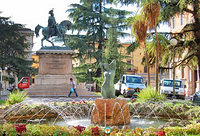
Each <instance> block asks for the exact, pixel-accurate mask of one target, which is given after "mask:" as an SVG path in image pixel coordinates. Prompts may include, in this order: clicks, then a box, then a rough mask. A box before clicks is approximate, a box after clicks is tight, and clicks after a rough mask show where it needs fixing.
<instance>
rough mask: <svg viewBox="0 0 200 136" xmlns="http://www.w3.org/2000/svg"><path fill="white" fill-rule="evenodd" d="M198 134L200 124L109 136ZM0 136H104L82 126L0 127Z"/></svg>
mask: <svg viewBox="0 0 200 136" xmlns="http://www.w3.org/2000/svg"><path fill="white" fill-rule="evenodd" d="M199 134H200V123H197V124H192V125H187V126H186V127H166V128H164V129H157V128H153V127H150V128H146V129H142V128H135V129H118V128H116V127H114V128H112V130H111V133H110V135H111V136H116V135H118V136H150V135H151V136H172V135H173V136H188V135H193V136H195V135H196V136H197V135H199ZM0 135H5V136H8V135H9V136H16V135H21V136H27V135H28V136H105V135H106V134H105V133H104V130H103V128H101V127H99V126H90V127H88V128H85V127H82V126H74V127H60V126H48V125H38V124H37V125H30V124H27V125H25V124H21V125H19V124H18V125H12V124H4V125H0Z"/></svg>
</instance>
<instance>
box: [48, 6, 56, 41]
mask: <svg viewBox="0 0 200 136" xmlns="http://www.w3.org/2000/svg"><path fill="white" fill-rule="evenodd" d="M49 14H50V15H51V16H49V19H48V27H49V35H50V37H52V36H56V34H57V28H56V20H55V17H54V13H53V9H52V10H50V11H49Z"/></svg>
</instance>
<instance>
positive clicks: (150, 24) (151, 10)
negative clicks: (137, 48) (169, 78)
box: [142, 0, 161, 91]
mask: <svg viewBox="0 0 200 136" xmlns="http://www.w3.org/2000/svg"><path fill="white" fill-rule="evenodd" d="M160 8H161V7H160V3H159V1H158V0H146V1H145V2H144V3H143V9H142V12H143V14H144V16H145V19H146V22H147V28H148V29H149V30H152V29H155V36H156V91H158V74H159V40H158V33H157V25H158V17H159V15H160Z"/></svg>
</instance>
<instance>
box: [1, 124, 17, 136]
mask: <svg viewBox="0 0 200 136" xmlns="http://www.w3.org/2000/svg"><path fill="white" fill-rule="evenodd" d="M3 131H4V132H5V133H6V135H8V136H16V135H17V131H16V129H15V127H14V125H13V124H4V125H3Z"/></svg>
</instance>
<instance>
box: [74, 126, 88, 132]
mask: <svg viewBox="0 0 200 136" xmlns="http://www.w3.org/2000/svg"><path fill="white" fill-rule="evenodd" d="M74 128H76V129H77V130H78V131H79V132H80V133H81V132H82V131H84V130H85V128H86V127H84V126H80V125H78V126H74Z"/></svg>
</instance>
